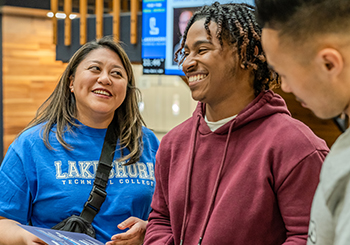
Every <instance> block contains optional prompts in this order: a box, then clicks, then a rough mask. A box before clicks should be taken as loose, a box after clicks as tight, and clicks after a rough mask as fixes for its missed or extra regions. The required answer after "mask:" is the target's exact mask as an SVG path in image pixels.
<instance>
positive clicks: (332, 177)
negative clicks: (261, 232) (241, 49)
mask: <svg viewBox="0 0 350 245" xmlns="http://www.w3.org/2000/svg"><path fill="white" fill-rule="evenodd" d="M256 6H257V14H258V18H259V20H260V22H261V24H262V26H263V27H264V28H263V34H262V36H263V37H262V42H263V47H264V49H265V51H266V56H267V61H268V62H269V63H270V65H271V66H273V67H274V69H275V70H276V71H277V72H278V73H279V74H280V75H281V77H282V89H283V90H284V91H286V92H292V93H294V94H295V96H296V97H297V98H298V100H299V101H300V102H301V103H302V105H303V106H304V107H307V108H309V109H311V110H312V111H313V112H314V113H315V114H316V115H317V116H318V117H320V118H324V119H327V118H333V117H336V116H338V115H340V114H342V113H344V114H346V115H347V116H350V1H349V0H317V1H316V0H314V1H311V0H279V1H275V0H258V1H256ZM349 159H350V131H349V129H348V130H346V131H345V132H344V133H343V134H342V135H341V136H340V137H339V138H338V139H337V141H336V142H335V144H333V146H332V149H331V151H330V154H329V155H328V156H327V158H326V160H325V162H324V164H323V167H322V171H321V175H320V183H319V185H318V187H317V191H316V194H315V197H314V200H313V204H312V209H311V219H310V225H309V237H308V244H310V245H311V244H317V245H328V244H329V245H330V244H336V245H344V244H350V181H349V180H350V164H349Z"/></svg>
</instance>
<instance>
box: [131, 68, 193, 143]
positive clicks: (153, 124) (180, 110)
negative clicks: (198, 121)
mask: <svg viewBox="0 0 350 245" xmlns="http://www.w3.org/2000/svg"><path fill="white" fill-rule="evenodd" d="M133 68H134V73H135V79H136V85H137V87H138V88H139V89H140V90H141V93H142V103H143V105H141V106H140V109H141V113H142V116H143V118H144V120H145V122H146V124H147V127H148V128H150V129H152V130H154V132H155V133H156V135H157V137H158V138H159V139H161V138H162V136H163V135H164V134H166V133H167V132H168V131H169V130H170V129H172V128H173V127H175V126H176V125H178V124H180V123H181V122H183V121H185V120H186V119H187V118H189V117H191V116H192V112H193V111H194V109H195V107H196V105H197V102H196V101H194V100H193V99H192V97H191V91H190V89H189V88H188V86H187V85H186V83H185V82H184V81H182V79H181V78H180V77H179V76H165V75H143V74H142V66H141V65H133Z"/></svg>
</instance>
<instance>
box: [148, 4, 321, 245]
mask: <svg viewBox="0 0 350 245" xmlns="http://www.w3.org/2000/svg"><path fill="white" fill-rule="evenodd" d="M260 38H261V29H260V27H259V25H258V24H257V22H256V20H255V16H254V8H253V6H250V5H247V4H238V3H232V4H220V3H218V2H216V3H214V4H212V5H206V6H204V7H203V8H201V9H200V10H199V11H198V12H195V13H194V15H193V17H192V18H191V20H190V21H189V23H188V25H187V27H186V30H185V33H184V35H183V42H182V47H181V48H180V49H179V51H178V52H177V60H178V61H179V62H180V64H182V68H183V71H184V73H185V75H186V77H187V79H188V84H189V88H190V90H191V93H192V97H193V99H195V100H197V101H199V102H198V106H197V108H196V109H195V111H194V113H193V116H192V117H191V118H190V119H188V120H186V121H185V122H183V123H182V124H180V125H179V126H177V127H175V128H174V129H172V130H171V131H170V132H169V133H168V134H166V135H165V136H164V137H163V138H162V141H161V144H160V148H159V150H158V153H157V160H156V169H155V177H156V180H157V184H156V189H155V193H154V196H153V200H152V204H151V207H152V211H151V213H150V217H149V223H148V226H147V229H146V235H145V243H144V244H145V245H150V244H152V245H153V244H154V245H158V244H168V245H170V244H176V245H179V244H183V245H185V244H202V245H232V244H238V245H241V244H244V245H257V244H258V245H276V244H300V245H301V244H305V243H306V239H307V230H308V223H309V215H310V208H311V202H312V197H313V194H314V192H315V190H316V186H317V183H318V181H319V179H318V175H319V171H320V169H321V165H322V162H323V160H324V158H325V156H326V155H327V153H328V147H327V145H326V144H325V142H324V141H323V140H321V139H320V138H318V137H317V136H316V135H315V134H314V133H313V132H312V131H311V129H310V128H308V127H307V126H306V125H305V124H303V123H301V122H300V121H298V120H296V119H294V118H292V117H291V115H290V112H289V111H288V109H287V106H286V104H285V101H284V100H283V99H282V97H281V96H279V95H278V94H276V93H274V92H272V91H271V89H272V88H274V87H275V86H277V85H278V82H279V81H278V79H277V75H276V73H275V72H273V71H272V70H271V69H270V68H269V67H268V65H267V62H266V58H265V54H264V52H263V50H262V47H261V40H260Z"/></svg>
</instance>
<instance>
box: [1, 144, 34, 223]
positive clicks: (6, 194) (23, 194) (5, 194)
mask: <svg viewBox="0 0 350 245" xmlns="http://www.w3.org/2000/svg"><path fill="white" fill-rule="evenodd" d="M25 173H26V171H25V170H24V168H23V164H22V161H21V159H20V158H19V156H18V155H17V153H16V152H15V151H14V149H13V148H12V147H11V146H10V148H9V149H8V151H7V154H6V156H5V158H4V161H3V162H2V164H1V167H0V186H1V195H0V216H3V217H6V218H8V219H13V220H16V221H18V222H20V223H22V224H27V222H28V220H29V217H30V215H29V213H30V210H31V209H30V205H29V203H30V200H31V196H30V192H29V185H28V181H27V178H26V175H25Z"/></svg>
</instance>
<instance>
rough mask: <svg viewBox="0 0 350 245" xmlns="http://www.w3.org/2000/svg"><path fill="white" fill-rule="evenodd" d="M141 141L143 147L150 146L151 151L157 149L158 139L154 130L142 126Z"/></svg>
mask: <svg viewBox="0 0 350 245" xmlns="http://www.w3.org/2000/svg"><path fill="white" fill-rule="evenodd" d="M142 133H143V136H142V141H143V145H144V147H150V148H151V149H152V150H153V151H157V150H158V147H159V139H158V138H157V136H156V135H155V134H154V132H153V131H152V130H151V129H149V128H146V127H142Z"/></svg>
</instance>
